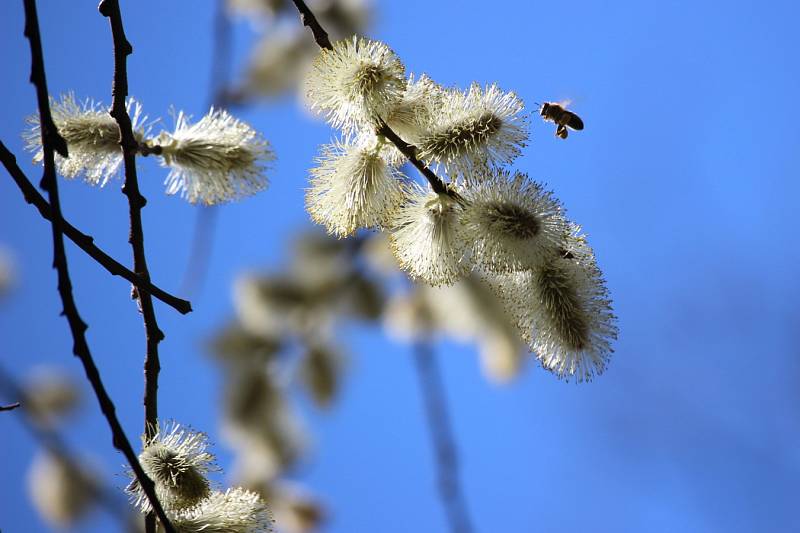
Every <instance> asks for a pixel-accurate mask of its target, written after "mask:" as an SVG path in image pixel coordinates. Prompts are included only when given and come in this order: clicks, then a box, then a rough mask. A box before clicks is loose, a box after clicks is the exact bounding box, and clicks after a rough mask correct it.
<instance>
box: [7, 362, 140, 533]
mask: <svg viewBox="0 0 800 533" xmlns="http://www.w3.org/2000/svg"><path fill="white" fill-rule="evenodd" d="M0 389H2V390H4V391H5V392H6V395H8V396H12V397H14V398H20V399H21V401H22V402H23V403H24V404H26V405H28V404H29V402H28V398H29V395H28V393H27V392H26V391H25V390H24V389H23V388H22V387H20V386H19V384H18V383H17V381H16V380H15V379H14V378H13V377H11V375H10V374H9V373H8V372H6V370H5V369H3V368H2V367H0ZM19 406H20V402H17V403H14V404H11V406H2V407H0V411H5V410H8V409H7V408H8V407H11V408H12V409H13V408H16V407H19ZM20 412H21V413H22V416H21V417H19V421H20V423H21V424H22V426H23V427H24V428H25V429H26V430H27V431H28V433H30V434H31V435H32V436H33V438H35V439H36V440H37V441H38V442H39V443H40V444H41V445H42V446H44V447H45V448H46V449H47V451H48V452H49V453H50V454H52V455H53V456H54V457H57V458H58V459H59V460H60V461H61V463H62V464H63V465H64V466H65V468H66V469H67V471H68V472H69V473H70V479H71V481H72V482H74V483H80V484H82V485H83V488H84V489H85V490H86V491H88V492H89V494H91V496H92V498H94V499H95V500H96V501H97V502H99V503H100V504H101V505H103V506H104V507H105V508H106V509H107V510H108V511H109V512H110V513H111V514H112V515H114V516H115V517H116V518H117V519H118V520H119V521H120V523H122V524H126V523H127V521H128V506H127V504H126V503H125V502H124V501H122V500H121V499H120V498H117V497H115V494H116V493H115V492H114V491H112V490H110V488H109V487H103V486H99V485H98V484H97V482H95V481H93V480H89V479H86V476H84V475H83V471H82V469H81V468H80V466H79V462H78V460H77V459H76V457H77V454H75V453H74V452H72V450H71V449H70V448H69V446H68V445H67V443H66V442H64V439H62V438H61V436H60V435H59V434H58V433H56V432H55V431H54V430H52V429H50V428H48V427H43V426H42V425H41V424H36V423H35V422H34V421H32V420H31V415H30V413H29V412H28V410H27V409H21V410H20Z"/></svg>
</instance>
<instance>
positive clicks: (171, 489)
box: [127, 423, 216, 513]
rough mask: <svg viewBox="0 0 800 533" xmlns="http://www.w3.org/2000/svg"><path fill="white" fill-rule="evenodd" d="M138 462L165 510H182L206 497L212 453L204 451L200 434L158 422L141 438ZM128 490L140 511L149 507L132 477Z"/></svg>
mask: <svg viewBox="0 0 800 533" xmlns="http://www.w3.org/2000/svg"><path fill="white" fill-rule="evenodd" d="M142 443H143V449H142V452H141V453H140V454H139V462H140V463H141V464H142V468H143V469H144V471H145V473H146V474H147V475H148V476H149V477H150V479H152V480H153V482H154V483H155V489H156V495H157V496H158V499H159V501H161V503H162V505H163V506H164V508H166V509H184V508H187V507H191V506H193V505H196V504H197V503H198V502H199V501H200V500H202V499H203V498H205V497H206V496H208V494H209V491H210V486H209V482H208V479H206V474H207V473H208V472H209V471H210V470H216V466H215V464H214V456H213V455H212V454H211V453H210V452H208V451H207V447H208V442H207V437H206V435H205V434H204V433H198V432H195V431H191V430H189V429H186V428H184V427H182V426H180V425H178V424H175V423H171V424H166V425H161V424H160V425H159V426H158V427H157V428H156V433H155V435H154V436H153V437H151V438H149V439H148V438H147V436H143V437H142ZM127 491H128V493H129V494H130V495H131V497H132V498H133V500H134V503H135V504H136V505H137V506H138V507H139V509H140V510H141V511H142V512H143V513H146V512H149V511H150V510H151V506H150V502H149V500H148V499H147V496H146V495H145V494H144V491H143V490H142V488H141V486H140V485H139V483H138V481H136V480H135V479H134V480H133V481H132V482H131V483H130V484H129V485H128V488H127Z"/></svg>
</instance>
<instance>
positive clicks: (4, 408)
mask: <svg viewBox="0 0 800 533" xmlns="http://www.w3.org/2000/svg"><path fill="white" fill-rule="evenodd" d="M19 406H20V403H19V402H14V403H10V404H8V405H0V411H13V410H14V409H16V408H18V407H19Z"/></svg>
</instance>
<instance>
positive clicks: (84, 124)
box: [23, 93, 148, 187]
mask: <svg viewBox="0 0 800 533" xmlns="http://www.w3.org/2000/svg"><path fill="white" fill-rule="evenodd" d="M127 110H128V113H129V114H130V115H131V126H132V128H133V131H134V135H135V136H136V137H137V139H138V140H139V141H141V140H143V138H144V136H145V135H146V133H147V131H146V130H147V129H148V127H147V125H146V122H147V117H146V116H145V115H144V114H143V113H142V106H141V105H140V104H139V103H138V102H136V101H135V100H133V99H132V98H129V99H128V102H127ZM50 111H51V114H52V116H53V122H54V123H55V125H56V128H57V129H58V132H59V133H60V134H61V136H62V137H63V138H64V140H65V141H66V142H67V150H68V152H69V157H68V158H64V157H62V156H61V155H59V154H56V170H57V171H58V173H59V174H61V175H62V176H64V177H66V178H77V177H80V176H83V177H84V180H85V181H86V182H87V183H89V184H91V185H99V186H101V187H102V186H103V185H105V184H106V183H108V182H109V180H111V179H112V178H114V177H115V176H117V175H118V174H119V168H120V165H121V164H122V150H121V148H120V145H119V127H118V126H117V122H116V120H115V119H114V118H112V117H111V115H110V114H109V113H108V109H107V108H105V107H104V106H102V105H101V104H99V103H97V102H94V101H93V100H90V99H86V100H84V101H83V103H80V104H79V103H78V102H77V101H76V100H75V95H74V94H73V93H67V94H65V95H62V96H61V100H55V99H54V98H52V97H51V98H50ZM27 122H28V124H29V125H30V129H29V130H28V131H26V132H25V133H24V134H23V137H24V138H25V140H26V148H27V149H28V150H30V151H32V152H34V156H33V161H34V162H36V163H40V162H41V161H42V157H43V152H42V137H41V126H40V124H39V115H38V114H35V115H32V116H30V117H28V118H27Z"/></svg>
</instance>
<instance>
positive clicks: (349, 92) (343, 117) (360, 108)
mask: <svg viewBox="0 0 800 533" xmlns="http://www.w3.org/2000/svg"><path fill="white" fill-rule="evenodd" d="M405 88H406V78H405V67H403V63H402V62H401V61H400V59H399V58H398V57H397V56H396V55H395V54H394V52H392V51H391V50H390V49H389V47H388V46H386V45H385V44H384V43H382V42H379V41H372V40H369V39H365V38H363V37H357V36H354V37H352V38H350V39H345V40H342V41H338V42H336V43H334V44H333V49H332V50H321V51H320V53H319V56H318V57H317V59H316V61H315V62H314V65H313V66H312V68H311V71H310V72H309V74H308V76H307V78H306V91H307V97H308V101H309V103H310V105H311V108H312V109H317V110H320V111H322V112H323V113H325V114H326V116H327V118H328V121H329V122H330V123H331V125H332V126H333V127H335V128H341V129H342V130H344V131H345V132H350V131H353V130H354V129H355V128H356V127H357V126H365V125H367V126H370V125H372V124H374V121H375V119H376V118H377V117H383V116H385V115H386V114H387V112H388V111H389V110H390V109H391V108H392V107H393V106H395V105H397V103H398V102H400V100H401V99H402V97H403V93H404V91H405Z"/></svg>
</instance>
